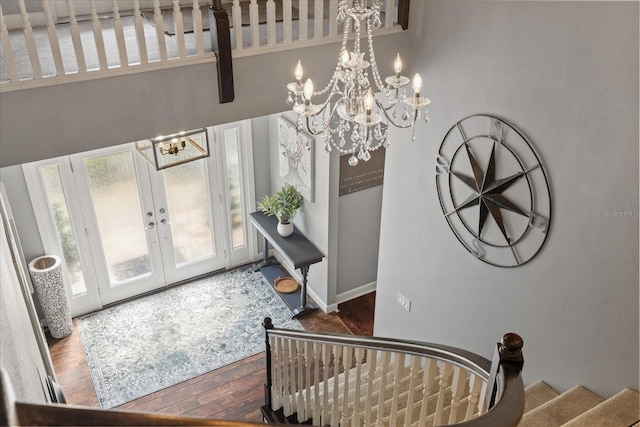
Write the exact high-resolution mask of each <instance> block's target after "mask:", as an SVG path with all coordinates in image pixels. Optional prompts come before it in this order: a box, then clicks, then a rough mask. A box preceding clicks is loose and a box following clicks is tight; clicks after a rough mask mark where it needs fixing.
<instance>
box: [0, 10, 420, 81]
mask: <svg viewBox="0 0 640 427" xmlns="http://www.w3.org/2000/svg"><path fill="white" fill-rule="evenodd" d="M369 1H371V0H369ZM404 1H406V0H404ZM397 4H401V5H402V4H403V1H402V0H401V1H398V2H397V1H396V0H384V3H383V6H382V11H383V17H384V19H383V20H382V29H380V30H377V32H376V34H382V33H393V32H397V31H401V30H402V28H401V26H399V25H398V24H397V22H398V13H399V9H402V6H401V7H400V8H398V6H397ZM407 4H408V2H407ZM211 6H212V1H211V0H209V1H204V0H200V1H199V0H42V1H40V2H37V1H26V0H18V1H15V0H11V1H5V0H0V40H1V43H0V71H1V73H0V91H9V90H16V89H22V88H29V87H38V86H46V85H53V84H60V83H65V82H71V81H78V80H87V79H93V78H100V77H106V76H113V75H119V74H127V73H134V72H142V71H148V70H149V69H158V68H167V67H175V66H181V65H187V64H193V63H199V62H210V61H215V60H216V59H215V55H213V53H212V49H211V44H212V43H211V36H210V30H209V29H210V22H213V21H212V20H213V17H212V16H211V15H212V14H211ZM221 6H222V7H223V8H224V9H225V10H226V11H227V13H228V16H229V26H230V40H231V46H232V49H233V57H234V58H235V57H240V56H245V55H254V54H258V53H266V52H270V51H275V50H283V49H290V48H297V47H302V46H305V45H314V44H321V43H329V42H333V41H335V40H336V39H338V37H339V32H340V31H341V29H340V28H339V26H338V24H337V23H336V19H335V18H336V16H337V14H338V1H336V0H223V1H222V2H221ZM400 13H401V14H402V13H403V11H402V10H400Z"/></svg>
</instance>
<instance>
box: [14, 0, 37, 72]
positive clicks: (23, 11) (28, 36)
mask: <svg viewBox="0 0 640 427" xmlns="http://www.w3.org/2000/svg"><path fill="white" fill-rule="evenodd" d="M18 5H19V6H20V16H21V17H22V32H23V34H24V40H25V42H26V43H27V52H28V53H29V60H30V61H31V69H32V70H33V78H34V79H41V78H42V67H41V66H40V58H39V57H38V49H37V48H36V39H35V38H34V37H33V28H31V22H29V14H28V13H27V8H26V6H25V4H24V0H19V1H18Z"/></svg>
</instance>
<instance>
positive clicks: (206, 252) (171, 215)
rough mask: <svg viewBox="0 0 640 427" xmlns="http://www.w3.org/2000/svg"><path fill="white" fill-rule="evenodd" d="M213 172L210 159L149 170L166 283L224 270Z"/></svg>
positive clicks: (150, 168) (218, 210)
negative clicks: (211, 171) (158, 169)
mask: <svg viewBox="0 0 640 427" xmlns="http://www.w3.org/2000/svg"><path fill="white" fill-rule="evenodd" d="M214 168H215V165H214V164H213V162H212V161H210V159H206V160H204V159H203V160H196V161H192V162H189V163H185V164H182V165H179V166H173V167H171V168H168V169H164V170H162V171H156V170H155V169H154V168H153V167H151V166H149V168H148V169H149V177H150V181H151V183H152V187H153V199H154V204H155V206H156V215H157V219H158V234H159V238H160V245H161V250H162V258H163V266H164V272H165V276H166V280H167V283H176V282H179V281H182V280H186V279H189V278H191V277H194V276H198V275H201V274H205V273H209V272H211V271H215V270H219V269H222V268H224V267H225V263H224V249H223V242H222V239H220V238H218V236H220V235H221V232H220V230H221V228H222V227H221V225H220V220H221V218H220V214H219V212H220V205H219V197H218V195H217V183H216V178H215V177H216V174H214V173H210V170H211V169H214ZM212 189H214V190H215V191H214V192H212ZM214 212H215V213H218V214H217V215H214Z"/></svg>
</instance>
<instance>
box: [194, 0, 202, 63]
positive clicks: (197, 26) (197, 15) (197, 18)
mask: <svg viewBox="0 0 640 427" xmlns="http://www.w3.org/2000/svg"><path fill="white" fill-rule="evenodd" d="M191 16H192V17H193V35H194V36H195V39H196V55H198V56H202V55H204V33H203V31H202V12H201V11H200V3H199V2H198V0H193V7H192V11H191Z"/></svg>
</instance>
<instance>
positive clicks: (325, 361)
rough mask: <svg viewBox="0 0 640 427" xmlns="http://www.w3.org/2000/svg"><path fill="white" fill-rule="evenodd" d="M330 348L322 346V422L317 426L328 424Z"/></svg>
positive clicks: (326, 345) (325, 345) (327, 345)
mask: <svg viewBox="0 0 640 427" xmlns="http://www.w3.org/2000/svg"><path fill="white" fill-rule="evenodd" d="M330 361H331V346H330V345H329V344H322V420H321V422H320V424H318V425H325V424H329V364H330Z"/></svg>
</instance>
